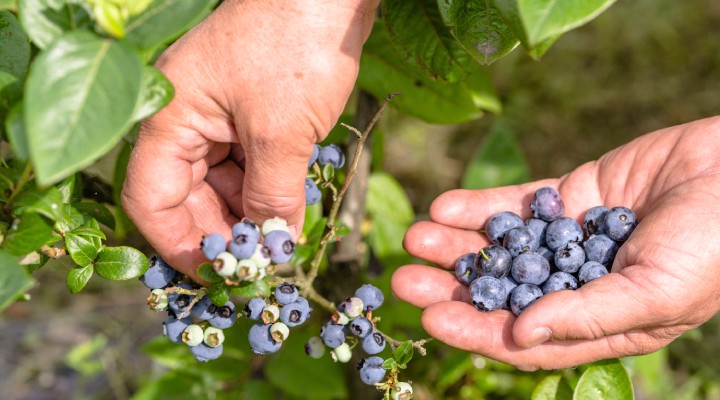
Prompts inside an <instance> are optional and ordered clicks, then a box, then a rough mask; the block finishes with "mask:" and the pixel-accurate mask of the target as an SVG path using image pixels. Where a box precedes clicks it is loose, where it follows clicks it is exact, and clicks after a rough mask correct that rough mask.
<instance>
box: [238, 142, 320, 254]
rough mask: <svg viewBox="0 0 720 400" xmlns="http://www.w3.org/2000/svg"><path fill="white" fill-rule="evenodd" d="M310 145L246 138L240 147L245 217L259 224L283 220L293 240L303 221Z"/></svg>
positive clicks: (311, 145)
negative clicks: (243, 176)
mask: <svg viewBox="0 0 720 400" xmlns="http://www.w3.org/2000/svg"><path fill="white" fill-rule="evenodd" d="M313 145H314V143H313V141H312V140H310V139H307V140H302V139H298V138H292V137H289V136H282V135H272V137H268V136H265V137H262V138H250V139H249V140H248V143H244V144H243V147H244V149H245V157H246V158H245V179H244V181H243V195H242V201H243V210H244V212H245V216H247V217H248V218H250V219H252V220H253V221H257V222H259V223H262V222H263V221H265V220H266V219H269V218H274V217H280V218H284V219H285V220H287V223H288V227H289V228H290V234H291V235H292V236H293V237H294V239H296V240H297V238H298V237H299V236H300V234H301V233H302V228H303V222H304V219H305V177H306V175H307V169H308V166H307V165H308V160H309V159H310V156H311V155H312V151H313Z"/></svg>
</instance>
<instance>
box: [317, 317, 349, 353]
mask: <svg viewBox="0 0 720 400" xmlns="http://www.w3.org/2000/svg"><path fill="white" fill-rule="evenodd" d="M320 337H321V338H322V340H323V343H325V346H327V347H330V348H333V349H334V348H336V347H338V346H340V345H341V344H343V343H345V327H344V326H343V325H335V324H333V323H332V322H327V323H325V325H323V326H322V328H320Z"/></svg>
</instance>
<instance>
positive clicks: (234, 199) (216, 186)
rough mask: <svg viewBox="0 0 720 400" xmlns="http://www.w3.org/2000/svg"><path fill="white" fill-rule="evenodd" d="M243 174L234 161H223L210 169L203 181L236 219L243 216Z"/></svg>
mask: <svg viewBox="0 0 720 400" xmlns="http://www.w3.org/2000/svg"><path fill="white" fill-rule="evenodd" d="M244 177H245V173H244V172H243V171H242V170H241V169H240V166H238V164H236V163H235V162H234V161H231V160H225V161H223V162H221V163H220V164H218V165H215V166H213V167H211V168H210V169H209V170H208V172H207V175H206V177H205V181H206V182H207V183H208V185H210V187H212V188H213V190H215V191H216V192H217V193H218V195H219V196H220V198H222V199H223V200H224V201H225V203H226V204H227V206H228V208H229V209H230V212H231V213H232V214H233V215H234V216H235V217H236V218H237V219H241V218H242V217H243V216H245V213H244V211H243V205H242V188H243V180H244Z"/></svg>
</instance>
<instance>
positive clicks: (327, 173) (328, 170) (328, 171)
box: [322, 164, 335, 182]
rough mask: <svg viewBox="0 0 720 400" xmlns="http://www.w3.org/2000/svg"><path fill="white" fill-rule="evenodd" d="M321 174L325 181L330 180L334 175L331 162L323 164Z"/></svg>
mask: <svg viewBox="0 0 720 400" xmlns="http://www.w3.org/2000/svg"><path fill="white" fill-rule="evenodd" d="M322 176H323V179H324V180H325V181H326V182H330V181H332V179H333V178H334V177H335V167H333V166H332V164H325V166H323V168H322Z"/></svg>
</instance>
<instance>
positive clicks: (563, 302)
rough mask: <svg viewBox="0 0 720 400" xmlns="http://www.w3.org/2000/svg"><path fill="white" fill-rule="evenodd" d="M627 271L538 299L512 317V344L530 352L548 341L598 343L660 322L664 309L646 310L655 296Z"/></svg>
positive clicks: (650, 306) (650, 308)
mask: <svg viewBox="0 0 720 400" xmlns="http://www.w3.org/2000/svg"><path fill="white" fill-rule="evenodd" d="M633 268H639V267H638V266H635V267H630V268H627V269H625V270H623V271H622V272H619V273H611V274H608V275H605V276H603V277H601V278H598V279H596V280H593V281H592V282H590V283H588V284H586V285H584V286H583V287H581V288H580V289H578V290H575V291H573V290H560V291H557V292H553V293H550V294H548V295H546V296H543V297H541V298H540V299H538V300H537V301H536V302H535V303H534V304H532V305H531V306H530V307H528V308H527V309H526V310H525V311H523V313H522V314H520V316H519V317H518V319H517V321H516V322H515V325H514V326H513V340H514V341H515V343H516V344H517V345H518V346H519V347H522V348H530V347H535V346H537V345H539V344H541V343H544V342H546V341H548V340H578V339H598V338H602V337H605V336H610V335H615V334H619V333H623V332H627V331H630V330H633V329H636V328H638V327H647V326H652V325H656V324H657V323H658V322H660V321H663V320H664V318H665V316H666V315H667V312H669V311H670V310H668V307H662V306H660V307H654V308H653V307H652V305H653V304H654V303H656V302H657V294H655V295H654V296H653V295H652V294H651V293H649V292H648V291H646V290H645V289H644V288H643V287H642V286H644V285H637V284H636V283H634V282H633V280H632V279H631V278H630V277H629V276H628V275H631V274H632V272H634V271H632V270H633ZM626 272H630V274H626Z"/></svg>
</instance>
